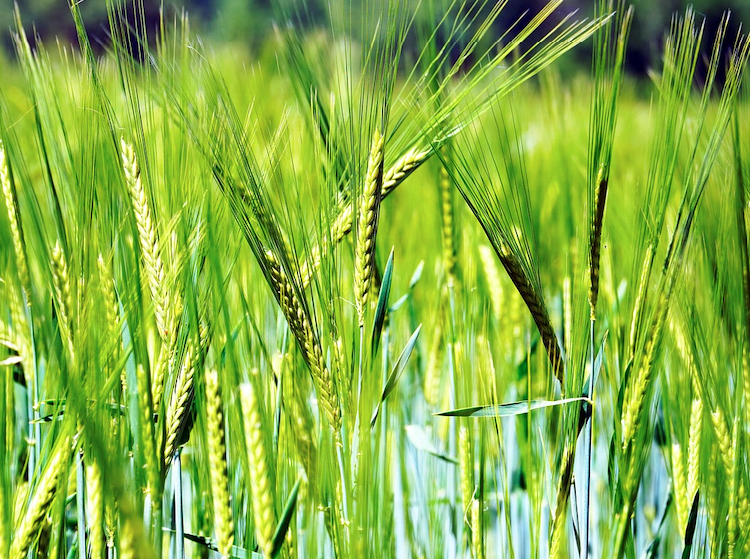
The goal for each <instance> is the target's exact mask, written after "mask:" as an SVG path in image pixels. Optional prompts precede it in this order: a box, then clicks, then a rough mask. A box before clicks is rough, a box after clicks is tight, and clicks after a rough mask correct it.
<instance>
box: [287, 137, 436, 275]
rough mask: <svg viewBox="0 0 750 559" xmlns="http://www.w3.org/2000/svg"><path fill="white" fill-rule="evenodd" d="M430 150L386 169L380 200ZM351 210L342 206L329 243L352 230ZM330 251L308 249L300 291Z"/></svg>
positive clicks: (410, 153) (411, 154) (413, 151)
mask: <svg viewBox="0 0 750 559" xmlns="http://www.w3.org/2000/svg"><path fill="white" fill-rule="evenodd" d="M432 153H433V152H432V150H431V149H419V148H417V147H416V146H414V147H412V148H411V149H409V151H407V152H406V153H405V154H404V155H403V156H402V157H401V158H400V159H399V160H398V161H396V163H394V164H393V166H392V167H390V168H389V169H388V171H387V172H386V173H385V176H384V177H383V184H382V188H381V190H380V199H381V200H382V199H383V198H385V197H386V196H388V195H389V194H390V193H391V192H393V191H394V190H395V188H396V187H397V186H398V185H399V184H401V183H402V182H403V181H404V180H405V179H406V178H407V177H408V176H409V175H411V174H412V173H413V172H414V171H416V170H417V168H418V167H419V166H420V165H421V164H422V163H424V162H425V161H427V159H428V158H429V157H430V156H431V155H432ZM352 214H353V208H352V205H351V204H343V205H342V206H341V208H340V210H339V214H338V215H337V216H336V218H335V219H334V220H333V221H332V222H331V224H330V231H331V243H332V245H333V246H335V245H337V244H338V243H339V242H341V240H342V239H343V238H344V237H346V235H348V234H349V232H351V230H352V226H353V220H352ZM330 249H331V247H330V246H328V244H323V245H321V244H318V245H315V246H313V247H312V248H311V249H310V253H309V255H308V257H307V260H306V261H305V262H304V263H303V264H302V266H301V269H300V275H301V276H302V289H307V287H308V286H309V285H310V281H311V280H312V276H313V274H315V272H316V271H317V270H318V268H319V267H320V263H321V260H322V259H323V258H324V257H325V256H326V255H327V254H328V251H329V250H330Z"/></svg>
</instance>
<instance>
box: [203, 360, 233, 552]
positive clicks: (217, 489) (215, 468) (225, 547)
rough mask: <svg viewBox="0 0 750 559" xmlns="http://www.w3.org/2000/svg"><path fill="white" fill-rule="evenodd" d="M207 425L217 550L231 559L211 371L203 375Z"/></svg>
mask: <svg viewBox="0 0 750 559" xmlns="http://www.w3.org/2000/svg"><path fill="white" fill-rule="evenodd" d="M206 423H207V431H208V433H207V434H208V462H209V473H210V476H211V488H212V489H213V505H214V523H215V529H216V541H217V547H218V548H219V553H221V554H222V555H223V556H224V557H230V555H231V553H232V543H233V542H234V524H233V522H232V505H231V502H230V496H229V474H228V468H227V454H226V437H225V434H224V413H223V410H222V400H221V388H220V386H219V374H218V373H217V372H216V370H213V369H212V370H207V371H206Z"/></svg>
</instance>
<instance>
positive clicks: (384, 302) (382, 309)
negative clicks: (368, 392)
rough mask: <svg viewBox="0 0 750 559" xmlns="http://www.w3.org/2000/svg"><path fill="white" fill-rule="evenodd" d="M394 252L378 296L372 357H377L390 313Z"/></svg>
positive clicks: (373, 328) (386, 266)
mask: <svg viewBox="0 0 750 559" xmlns="http://www.w3.org/2000/svg"><path fill="white" fill-rule="evenodd" d="M393 252H394V249H393V248H391V254H390V256H388V262H387V263H386V265H385V271H384V272H383V282H382V283H381V285H380V295H378V306H377V308H376V309H375V320H374V321H373V324H372V342H371V343H370V349H371V355H375V353H377V351H378V345H379V344H380V334H381V332H382V331H383V323H384V322H385V313H386V312H387V311H388V296H389V295H390V294H391V279H392V278H393Z"/></svg>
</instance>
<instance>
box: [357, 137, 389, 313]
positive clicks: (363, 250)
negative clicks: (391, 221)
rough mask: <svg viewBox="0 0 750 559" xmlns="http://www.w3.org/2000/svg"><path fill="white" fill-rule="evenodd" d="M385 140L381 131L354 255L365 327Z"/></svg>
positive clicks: (364, 194)
mask: <svg viewBox="0 0 750 559" xmlns="http://www.w3.org/2000/svg"><path fill="white" fill-rule="evenodd" d="M383 148H384V139H383V136H382V135H381V134H380V132H379V131H378V130H375V134H374V136H373V138H372V148H371V149H370V159H369V161H368V162H367V176H366V177H365V187H364V189H363V190H362V198H361V200H360V205H359V218H358V219H359V221H358V223H357V244H356V247H355V254H354V290H355V302H356V305H357V317H358V319H359V326H360V327H363V326H364V325H365V309H366V306H367V295H368V294H369V293H370V283H371V282H372V272H373V264H374V262H373V258H374V256H375V238H376V236H377V232H378V216H379V214H380V189H381V184H382V182H383V151H384V150H383Z"/></svg>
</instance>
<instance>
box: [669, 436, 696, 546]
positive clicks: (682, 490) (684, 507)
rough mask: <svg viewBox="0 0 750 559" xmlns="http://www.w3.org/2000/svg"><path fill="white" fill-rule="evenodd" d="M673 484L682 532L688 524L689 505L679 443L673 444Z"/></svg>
mask: <svg viewBox="0 0 750 559" xmlns="http://www.w3.org/2000/svg"><path fill="white" fill-rule="evenodd" d="M672 486H673V491H674V496H675V505H676V506H677V519H678V522H679V525H680V530H682V533H684V532H685V526H687V521H688V512H689V508H688V507H689V506H690V505H691V504H692V502H691V503H688V492H687V476H686V473H685V464H684V462H683V455H682V447H681V446H680V444H679V443H674V444H672Z"/></svg>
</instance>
